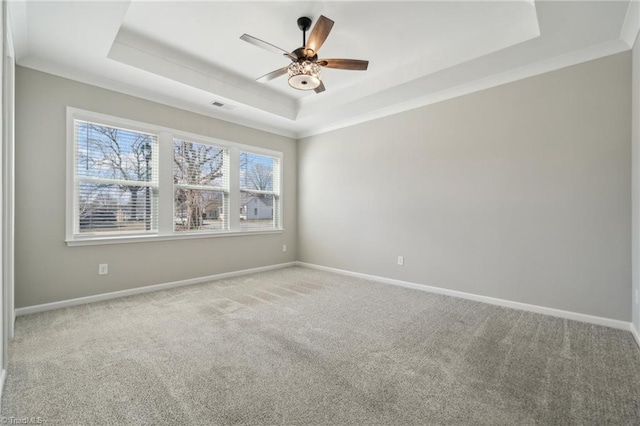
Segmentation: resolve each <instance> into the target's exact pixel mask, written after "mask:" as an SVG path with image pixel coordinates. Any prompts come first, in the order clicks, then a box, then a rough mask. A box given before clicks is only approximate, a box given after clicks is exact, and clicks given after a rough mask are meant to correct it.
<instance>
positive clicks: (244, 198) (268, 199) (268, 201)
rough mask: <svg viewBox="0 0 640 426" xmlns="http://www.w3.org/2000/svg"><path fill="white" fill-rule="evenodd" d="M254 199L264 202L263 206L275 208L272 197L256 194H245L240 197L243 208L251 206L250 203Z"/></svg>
mask: <svg viewBox="0 0 640 426" xmlns="http://www.w3.org/2000/svg"><path fill="white" fill-rule="evenodd" d="M253 199H256V200H259V201H261V202H262V204H264V205H266V206H269V207H273V196H272V195H254V194H246V193H243V194H242V195H241V196H240V205H241V206H242V207H244V206H246V205H247V204H249V202H250V201H251V200H253Z"/></svg>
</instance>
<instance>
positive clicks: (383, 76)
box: [9, 0, 640, 137]
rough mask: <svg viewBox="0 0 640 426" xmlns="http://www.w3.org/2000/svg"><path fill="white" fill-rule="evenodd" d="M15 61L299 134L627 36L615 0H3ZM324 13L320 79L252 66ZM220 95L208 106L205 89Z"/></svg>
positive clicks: (487, 82)
mask: <svg viewBox="0 0 640 426" xmlns="http://www.w3.org/2000/svg"><path fill="white" fill-rule="evenodd" d="M9 14H10V19H11V26H12V33H13V36H14V45H15V56H16V62H17V63H18V64H19V65H23V66H26V67H31V68H34V69H38V70H42V71H45V72H50V73H52V74H56V75H60V76H63V77H67V78H72V79H75V80H79V81H83V82H87V83H91V84H96V85H98V86H101V87H106V88H109V89H113V90H118V91H121V92H124V93H129V94H132V95H135V96H140V97H143V98H146V99H150V100H154V101H158V102H162V103H166V104H169V105H173V106H177V107H180V108H184V109H188V110H191V111H195V112H198V113H202V114H207V115H210V116H214V117H218V118H222V119H225V120H228V121H232V122H237V123H240V124H244V125H248V126H251V127H255V128H260V129H264V130H267V131H272V132H275V133H280V134H285V135H288V136H293V137H303V136H306V135H310V134H315V133H320V132H323V131H327V130H331V129H334V128H339V127H342V126H346V125H351V124H354V123H357V122H362V121H366V120H369V119H372V118H376V117H380V116H384V115H388V114H392V113H396V112H399V111H402V110H406V109H410V108H415V107H418V106H421V105H425V104H428V103H432V102H437V101H440V100H443V99H447V98H450V97H453V96H458V95H461V94H464V93H469V92H472V91H475V90H481V89H483V88H486V87H491V86H494V85H496V84H502V83H504V82H507V81H512V80H516V79H519V78H524V77H527V76H530V75H535V74H538V73H541V72H546V71H550V70H552V69H556V68H560V67H563V66H567V65H572V64H574V63H579V62H583V61H586V60H590V59H594V58H597V57H601V56H605V55H609V54H613V53H617V52H620V51H624V50H628V49H629V48H630V47H631V45H632V43H633V40H634V39H635V35H636V34H637V26H638V22H639V21H640V19H638V7H637V3H635V2H632V3H630V2H628V1H602V2H598V1H584V2H583V1H568V2H561V1H536V2H533V1H530V0H512V1H494V2H489V1H469V2H460V1H440V2H433V1H422V2H420V1H418V2H415V1H414V2H398V1H394V2H363V1H355V2H347V1H336V2H297V1H293V2H282V1H280V2H266V1H260V2H242V1H234V2H217V1H200V2H184V1H162V2H153V1H130V2H127V1H125V2H110V1H105V2H101V1H90V2H65V1H62V2H49V1H44V2H36V1H29V2H25V1H12V2H10V3H9ZM320 15H325V16H327V17H329V18H331V19H332V20H334V21H335V25H334V27H333V30H332V31H331V34H330V35H329V37H328V39H327V41H326V43H325V44H324V46H323V47H322V48H321V49H320V57H329V58H355V59H367V60H369V61H370V65H369V70H368V71H366V72H362V71H343V70H332V69H323V70H322V80H323V82H324V84H325V86H326V88H327V90H326V91H325V92H323V93H320V94H315V93H314V92H313V91H311V92H305V91H297V90H295V89H292V88H291V87H289V86H288V84H287V80H286V77H280V78H279V79H277V80H274V81H271V82H268V83H257V82H256V81H255V78H257V77H259V76H261V75H263V74H266V73H268V72H270V71H272V70H275V69H277V68H281V67H283V66H285V65H287V64H288V60H287V59H286V58H283V57H280V56H278V55H276V54H273V53H270V52H267V51H264V50H261V49H258V48H256V47H255V46H252V45H250V44H248V43H245V42H243V41H242V40H240V36H241V35H242V34H243V33H248V34H250V35H252V36H255V37H258V38H260V39H263V40H265V41H268V42H269V43H272V44H275V45H277V46H279V47H282V48H284V49H286V50H294V49H295V48H297V47H299V46H300V45H301V44H302V33H301V31H300V30H299V29H298V27H297V25H296V19H297V18H298V17H300V16H308V17H310V18H311V19H312V20H313V21H314V22H315V20H316V19H317V18H318V17H319V16H320ZM214 101H217V102H218V103H222V104H224V105H225V106H224V107H216V106H213V105H212V102H214Z"/></svg>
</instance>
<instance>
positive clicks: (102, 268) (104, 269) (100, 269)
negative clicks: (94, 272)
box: [98, 263, 109, 275]
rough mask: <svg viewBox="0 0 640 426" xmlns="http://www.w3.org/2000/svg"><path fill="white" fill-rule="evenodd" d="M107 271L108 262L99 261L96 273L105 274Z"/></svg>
mask: <svg viewBox="0 0 640 426" xmlns="http://www.w3.org/2000/svg"><path fill="white" fill-rule="evenodd" d="M108 273H109V264H108V263H101V264H99V265H98V275H107V274H108Z"/></svg>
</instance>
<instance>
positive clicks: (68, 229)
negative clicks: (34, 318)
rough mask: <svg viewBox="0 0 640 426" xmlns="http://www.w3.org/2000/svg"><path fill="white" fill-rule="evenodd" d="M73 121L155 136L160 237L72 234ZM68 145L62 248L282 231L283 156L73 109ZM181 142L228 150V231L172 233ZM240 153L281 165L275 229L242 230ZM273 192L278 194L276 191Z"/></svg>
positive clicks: (74, 202) (69, 112)
mask: <svg viewBox="0 0 640 426" xmlns="http://www.w3.org/2000/svg"><path fill="white" fill-rule="evenodd" d="M75 120H83V121H88V122H93V123H96V124H101V125H105V126H112V127H117V128H125V129H129V130H132V131H138V132H142V133H149V134H153V135H157V136H158V142H157V144H158V170H157V173H158V182H157V189H158V231H157V232H153V231H152V232H150V231H143V232H140V233H127V234H115V233H114V234H110V235H109V234H107V235H99V236H97V235H96V234H91V235H82V234H80V233H76V228H75V226H76V223H77V221H78V212H77V205H78V204H77V201H78V200H77V191H76V187H75V184H76V172H77V171H76V163H75V150H76V138H75ZM66 137H67V143H66V211H65V222H66V226H65V242H66V244H67V245H68V246H81V245H100V244H120V243H135V242H145V241H165V240H181V239H193V238H217V237H231V236H242V235H260V234H278V233H282V232H283V231H284V217H283V216H284V214H283V205H284V200H283V179H282V176H283V174H284V153H282V152H280V151H274V150H271V149H267V148H262V147H257V146H253V145H245V144H241V143H237V142H230V141H227V140H222V139H218V138H212V137H208V136H203V135H198V134H194V133H189V132H184V131H181V130H177V129H172V128H168V127H164V126H158V125H154V124H149V123H143V122H139V121H135V120H130V119H126V118H122V117H116V116H112V115H107V114H102V113H98V112H93V111H87V110H83V109H79V108H74V107H67V134H66ZM175 139H178V140H185V141H190V142H194V143H200V144H206V145H213V146H217V147H220V148H223V149H226V150H228V158H229V207H228V211H229V218H228V229H226V230H206V231H189V232H181V231H175V230H174V224H173V222H174V214H175V213H174V208H175V205H174V182H173V146H174V145H173V143H174V140H175ZM240 152H250V153H255V154H260V155H268V156H272V157H276V158H278V159H279V170H278V173H279V176H280V179H279V181H278V183H277V194H278V202H279V209H277V211H276V214H277V215H278V217H277V219H276V223H277V224H278V227H274V228H267V229H249V230H242V229H241V228H240V215H239V214H234V213H233V212H238V211H239V207H240V171H239V169H240V166H239V159H240ZM274 191H276V188H275V187H274Z"/></svg>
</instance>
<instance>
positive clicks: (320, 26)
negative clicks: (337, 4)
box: [240, 15, 369, 93]
mask: <svg viewBox="0 0 640 426" xmlns="http://www.w3.org/2000/svg"><path fill="white" fill-rule="evenodd" d="M332 27H333V21H332V20H331V19H329V18H327V17H325V16H322V15H321V16H320V18H318V21H317V22H316V24H315V25H314V27H313V29H312V30H311V34H310V35H309V40H307V39H306V36H307V30H309V28H311V19H309V18H307V17H304V16H303V17H301V18H298V28H300V30H301V31H302V47H299V48H297V49H295V50H294V51H292V52H287V51H286V50H284V49H281V48H279V47H277V46H274V45H273V44H271V43H267V42H266V41H263V40H260V39H259V38H255V37H253V36H250V35H249V34H243V35H242V36H241V37H240V39H241V40H244V41H246V42H247V43H251V44H253V45H254V46H258V47H261V48H263V49H265V50H268V51H270V52H274V53H277V54H281V55H282V56H286V57H287V58H289V59H291V64H289V65H287V66H286V67H282V68H280V69H277V70H275V71H271V72H270V73H268V74H265V75H263V76H262V77H260V78H258V79H256V81H258V82H260V83H266V82H267V81H271V80H273V79H275V78H278V77H280V76H282V75H285V74H289V86H291V87H293V88H294V89H298V90H314V91H315V92H316V93H320V92H324V90H325V87H324V84H323V83H322V80H321V78H320V68H321V67H325V68H336V69H341V70H357V71H366V70H367V67H368V66H369V61H361V60H359V59H318V50H320V47H322V44H323V43H324V41H325V40H326V39H327V37H328V36H329V32H330V31H331V28H332Z"/></svg>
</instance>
